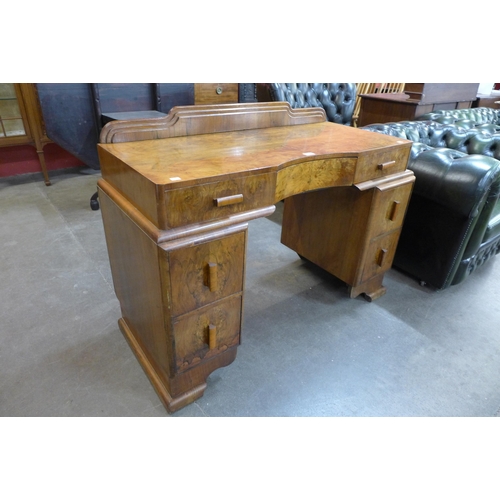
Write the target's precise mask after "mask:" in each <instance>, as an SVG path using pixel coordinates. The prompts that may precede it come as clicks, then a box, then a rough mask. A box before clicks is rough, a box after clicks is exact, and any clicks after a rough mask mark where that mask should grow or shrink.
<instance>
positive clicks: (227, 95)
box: [194, 83, 239, 104]
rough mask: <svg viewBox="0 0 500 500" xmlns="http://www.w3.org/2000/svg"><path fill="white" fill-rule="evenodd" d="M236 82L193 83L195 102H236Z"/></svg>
mask: <svg viewBox="0 0 500 500" xmlns="http://www.w3.org/2000/svg"><path fill="white" fill-rule="evenodd" d="M238 87H239V86H238V84H237V83H195V84H194V103H195V104H227V103H233V102H238Z"/></svg>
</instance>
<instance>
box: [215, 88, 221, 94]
mask: <svg viewBox="0 0 500 500" xmlns="http://www.w3.org/2000/svg"><path fill="white" fill-rule="evenodd" d="M215 93H216V94H217V95H221V94H222V87H217V88H216V89H215Z"/></svg>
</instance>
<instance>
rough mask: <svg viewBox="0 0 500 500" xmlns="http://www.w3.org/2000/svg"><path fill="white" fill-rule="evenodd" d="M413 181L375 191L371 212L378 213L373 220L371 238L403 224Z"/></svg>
mask: <svg viewBox="0 0 500 500" xmlns="http://www.w3.org/2000/svg"><path fill="white" fill-rule="evenodd" d="M412 187H413V183H411V182H409V183H407V184H404V185H402V186H399V187H397V188H394V189H389V190H386V191H379V190H376V191H375V198H374V204H373V213H374V214H378V215H377V217H376V218H374V220H373V225H372V228H371V238H374V237H376V236H378V235H381V234H383V233H387V232H389V231H393V230H394V229H398V228H399V227H401V226H402V225H403V220H404V216H405V213H406V208H407V206H408V201H409V198H410V194H411V190H412Z"/></svg>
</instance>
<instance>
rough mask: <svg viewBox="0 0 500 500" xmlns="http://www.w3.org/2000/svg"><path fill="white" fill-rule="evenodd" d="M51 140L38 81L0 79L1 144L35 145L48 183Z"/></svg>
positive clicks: (48, 183) (2, 145) (3, 145)
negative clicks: (46, 153)
mask: <svg viewBox="0 0 500 500" xmlns="http://www.w3.org/2000/svg"><path fill="white" fill-rule="evenodd" d="M49 142H51V141H50V139H49V138H48V137H47V135H46V133H45V129H44V125H43V119H42V113H41V110H40V103H39V101H38V95H37V91H36V87H35V84H32V83H0V147H5V146H21V145H26V144H28V145H31V146H34V147H35V148H36V152H37V153H38V159H39V162H40V167H41V170H42V173H43V177H44V180H45V184H46V185H47V186H50V180H49V175H48V172H47V166H46V164H45V156H44V153H43V148H44V146H45V144H47V143H49Z"/></svg>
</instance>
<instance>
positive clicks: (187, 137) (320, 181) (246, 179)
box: [98, 102, 411, 229]
mask: <svg viewBox="0 0 500 500" xmlns="http://www.w3.org/2000/svg"><path fill="white" fill-rule="evenodd" d="M194 125H196V126H194ZM101 140H105V141H109V142H110V143H108V144H99V146H98V149H99V156H100V159H101V171H102V177H103V179H104V180H105V181H106V182H108V183H109V184H111V185H112V186H113V187H114V188H115V189H117V190H118V191H119V192H120V193H121V194H123V195H124V196H125V197H126V198H127V199H129V200H134V204H135V205H136V206H137V208H138V209H139V210H140V211H141V212H142V213H143V214H144V215H145V216H146V217H147V218H148V219H149V220H150V221H152V222H153V223H155V224H156V225H157V226H158V227H159V228H161V229H168V228H171V227H178V226H180V225H184V224H190V223H194V222H204V221H207V220H211V219H216V218H220V217H223V216H227V215H230V214H232V213H236V212H241V211H245V210H251V209H256V208H260V207H264V206H269V205H272V204H274V203H276V202H277V201H280V200H282V199H285V198H287V197H289V196H292V195H294V194H298V193H301V192H305V191H311V190H315V189H321V188H327V187H334V186H349V185H353V184H355V185H360V184H362V183H363V182H367V181H373V180H374V179H375V180H376V179H378V178H382V177H384V178H387V176H390V175H392V174H394V175H398V174H399V175H400V173H401V172H402V171H404V170H405V167H406V163H407V160H408V155H409V152H410V147H411V141H407V140H403V139H399V138H395V137H390V136H386V135H383V134H377V133H373V132H368V131H364V130H359V129H355V128H352V127H347V126H345V125H338V124H334V123H331V122H327V121H326V117H325V114H324V111H323V110H322V109H321V108H308V109H291V108H290V106H289V104H288V103H284V102H273V103H257V104H239V105H237V104H233V105H213V106H186V107H178V108H173V109H172V111H171V113H169V115H167V116H166V117H165V118H163V119H153V120H134V121H123V122H110V123H108V124H107V125H106V127H105V128H104V129H103V133H102V134H101ZM123 141H126V142H123ZM125 177H127V178H128V179H130V177H133V178H134V182H132V183H131V182H130V181H129V180H128V179H127V182H124V181H123V180H124V178H125ZM139 193H141V194H139ZM234 196H242V197H243V198H242V199H241V200H240V201H235V202H234V203H233V202H232V201H234V200H228V198H229V197H234ZM200 197H204V198H207V200H208V201H207V203H206V204H205V205H203V206H202V205H200V206H199V211H198V215H195V214H192V215H191V216H187V218H186V217H183V218H179V217H177V216H175V215H174V213H175V212H181V211H182V212H185V211H186V210H187V211H188V212H189V211H190V210H191V209H190V208H189V206H188V205H189V203H192V202H193V200H199V199H200ZM217 199H223V201H221V202H220V203H221V204H220V205H217V207H218V209H217V210H211V208H212V205H214V204H217V203H218V202H217V201H216V200H217Z"/></svg>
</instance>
